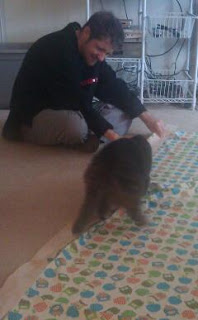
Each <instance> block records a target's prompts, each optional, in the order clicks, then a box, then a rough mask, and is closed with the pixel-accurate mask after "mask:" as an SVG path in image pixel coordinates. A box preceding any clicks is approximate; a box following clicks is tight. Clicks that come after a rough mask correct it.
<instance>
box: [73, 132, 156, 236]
mask: <svg viewBox="0 0 198 320" xmlns="http://www.w3.org/2000/svg"><path fill="white" fill-rule="evenodd" d="M151 165H152V150H151V146H150V144H149V143H148V141H147V140H146V138H144V137H143V136H141V135H137V136H135V137H133V138H121V139H118V140H116V141H113V142H110V143H109V144H107V145H106V146H104V148H103V149H102V150H100V151H99V152H98V153H97V154H96V155H95V156H94V157H93V159H92V161H91V163H90V164H89V166H88V167H87V169H86V171H85V175H84V182H85V186H86V190H85V199H84V202H83V205H82V208H81V210H80V213H79V216H78V218H77V220H76V222H75V224H74V226H73V229H72V231H73V233H79V232H81V231H83V229H84V227H85V226H86V224H87V222H88V220H89V217H90V216H91V215H93V214H98V216H99V217H100V218H101V219H104V218H105V216H106V213H108V211H110V209H111V208H112V206H115V207H124V208H126V209H127V212H128V214H129V216H130V217H131V218H132V219H134V220H135V221H138V222H140V223H143V222H144V216H143V214H142V212H141V197H142V196H143V195H144V194H145V193H146V191H147V188H148V185H149V182H150V171H151Z"/></svg>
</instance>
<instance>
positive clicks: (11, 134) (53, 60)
mask: <svg viewBox="0 0 198 320" xmlns="http://www.w3.org/2000/svg"><path fill="white" fill-rule="evenodd" d="M79 28H80V25H79V24H78V23H76V22H74V23H70V24H69V25H68V26H66V27H65V28H64V29H62V30H60V31H57V32H53V33H51V34H48V35H46V36H44V37H42V38H40V39H39V40H37V41H36V42H35V43H34V44H33V45H32V46H31V48H30V49H29V50H28V52H27V54H26V56H25V58H24V61H23V63H22V66H21V68H20V70H19V73H18V75H17V77H16V80H15V83H14V87H13V91H12V97H11V102H10V113H9V116H8V119H7V121H6V123H5V126H4V128H3V136H4V137H5V138H7V139H20V127H21V125H22V124H26V125H28V126H31V124H32V119H33V117H34V116H35V115H37V114H38V113H39V112H40V111H41V110H43V109H54V110H62V109H66V110H80V111H81V113H82V114H83V116H84V118H85V120H86V122H87V125H88V127H89V129H91V130H92V131H93V132H94V133H95V134H96V135H97V136H98V137H100V136H102V135H103V134H104V132H105V131H106V130H107V129H112V128H113V127H112V125H111V124H110V123H109V122H107V121H106V120H105V119H104V118H103V117H102V116H101V115H100V113H99V112H98V111H96V110H95V109H94V108H93V107H92V99H93V97H94V96H95V97H97V98H98V99H99V100H101V101H103V102H106V103H111V104H113V105H115V106H116V107H118V108H121V109H122V110H123V111H125V112H126V113H127V114H128V115H129V116H130V117H131V118H132V119H133V118H135V117H137V116H139V115H140V114H141V113H142V112H143V111H145V110H146V109H145V108H144V106H143V105H142V104H141V102H140V100H139V99H138V98H137V97H136V95H135V94H133V93H132V92H131V91H129V90H128V88H127V86H126V84H125V83H124V81H123V80H121V79H118V78H116V74H115V72H114V71H113V70H112V68H111V67H110V66H109V65H108V64H107V63H106V62H105V61H104V62H97V63H96V64H95V65H94V66H91V67H90V66H87V65H86V64H85V62H84V61H83V58H82V57H81V55H80V54H79V51H78V46H77V38H76V33H75V31H76V30H77V29H79Z"/></svg>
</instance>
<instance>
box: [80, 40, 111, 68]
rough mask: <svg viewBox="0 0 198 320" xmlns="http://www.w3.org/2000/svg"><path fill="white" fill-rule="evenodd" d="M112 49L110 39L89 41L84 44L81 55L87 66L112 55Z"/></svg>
mask: <svg viewBox="0 0 198 320" xmlns="http://www.w3.org/2000/svg"><path fill="white" fill-rule="evenodd" d="M112 52H113V47H112V43H111V41H110V39H108V38H107V39H91V40H87V41H85V42H84V44H83V45H82V47H81V54H82V56H83V58H84V60H85V63H86V64H87V65H88V66H94V65H95V64H96V62H98V61H100V62H102V61H103V60H104V59H105V58H106V56H107V55H108V54H112Z"/></svg>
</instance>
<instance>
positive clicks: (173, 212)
mask: <svg viewBox="0 0 198 320" xmlns="http://www.w3.org/2000/svg"><path fill="white" fill-rule="evenodd" d="M151 181H152V183H151V186H150V189H149V192H148V194H147V196H146V197H145V198H144V199H143V201H142V202H143V203H142V205H143V208H144V211H145V214H147V216H148V220H149V223H148V225H146V226H144V227H138V226H136V225H135V224H134V223H133V222H132V221H131V220H130V218H128V216H127V214H126V213H125V212H124V211H123V210H121V209H120V210H118V211H116V212H115V213H114V214H113V216H112V217H110V218H109V219H107V220H106V221H105V222H101V223H98V224H96V225H95V226H93V227H92V228H90V230H89V231H88V232H87V233H84V234H83V235H82V236H81V237H80V238H78V239H76V240H75V241H73V242H71V243H70V244H69V245H67V246H66V247H65V248H64V249H63V250H61V252H59V254H58V255H57V256H56V258H55V259H53V260H52V261H51V262H50V263H49V265H48V266H47V268H46V269H45V270H44V271H43V272H42V273H41V274H40V276H39V278H38V279H37V281H36V282H35V283H34V284H33V285H32V287H31V288H29V289H28V290H27V292H26V293H25V295H24V296H23V297H22V298H21V300H20V301H19V303H18V305H17V306H16V307H15V308H14V310H12V311H10V312H9V313H8V314H7V316H6V317H5V319H6V320H8V319H9V320H20V319H24V320H40V319H41V320H42V319H45V320H55V319H60V320H62V319H64V320H65V319H82V320H84V319H85V320H97V319H98V320H99V319H100V320H110V319H118V320H131V319H135V320H169V319H170V320H171V319H177V320H182V319H198V209H197V208H198V133H195V134H187V133H185V132H181V131H178V132H176V133H175V134H174V135H173V136H171V137H170V138H168V139H167V141H166V142H165V143H164V144H163V145H162V146H161V147H160V149H159V150H158V153H157V154H156V156H155V157H154V161H153V169H152V179H151Z"/></svg>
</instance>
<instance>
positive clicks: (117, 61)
mask: <svg viewBox="0 0 198 320" xmlns="http://www.w3.org/2000/svg"><path fill="white" fill-rule="evenodd" d="M106 62H107V63H108V64H109V65H110V66H111V67H112V69H113V70H114V71H115V72H116V74H117V77H119V78H121V79H123V80H124V81H125V82H126V83H127V85H128V87H129V89H130V88H134V87H138V88H140V70H141V59H139V58H117V57H109V58H106Z"/></svg>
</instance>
